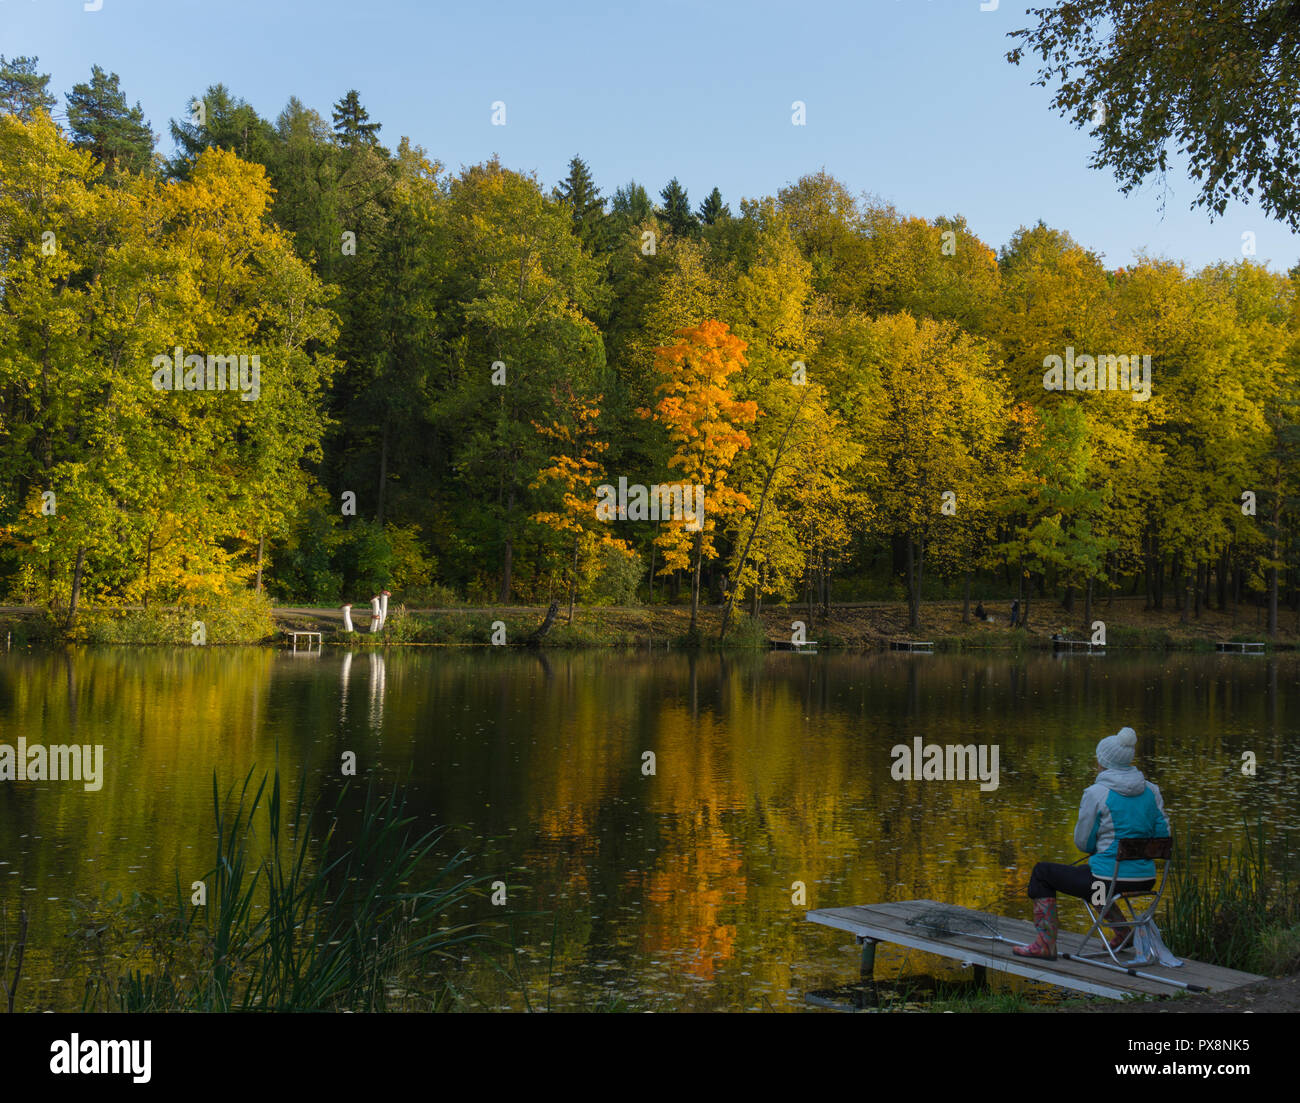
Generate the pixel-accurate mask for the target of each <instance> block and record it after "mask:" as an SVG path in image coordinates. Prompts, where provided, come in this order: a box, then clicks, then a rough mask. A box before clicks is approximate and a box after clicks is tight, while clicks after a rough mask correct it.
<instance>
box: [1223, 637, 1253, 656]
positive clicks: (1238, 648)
mask: <svg viewBox="0 0 1300 1103" xmlns="http://www.w3.org/2000/svg"><path fill="white" fill-rule="evenodd" d="M1214 650H1215V651H1230V652H1232V653H1234V654H1237V655H1262V654H1264V644H1262V643H1237V642H1235V641H1232V640H1225V641H1224V642H1222V643H1216V644H1215V645H1214Z"/></svg>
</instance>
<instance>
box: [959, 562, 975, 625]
mask: <svg viewBox="0 0 1300 1103" xmlns="http://www.w3.org/2000/svg"><path fill="white" fill-rule="evenodd" d="M974 573H975V572H974V571H967V572H966V590H965V593H964V594H963V596H962V602H961V622H962V624H970V582H971V577H972V576H973V575H974Z"/></svg>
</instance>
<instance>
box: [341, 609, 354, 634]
mask: <svg viewBox="0 0 1300 1103" xmlns="http://www.w3.org/2000/svg"><path fill="white" fill-rule="evenodd" d="M343 631H344V632H354V631H356V629H354V628H353V627H352V606H351V605H345V606H343Z"/></svg>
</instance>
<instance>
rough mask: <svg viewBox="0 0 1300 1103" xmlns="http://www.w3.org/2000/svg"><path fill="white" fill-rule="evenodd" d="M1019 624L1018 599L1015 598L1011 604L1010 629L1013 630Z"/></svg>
mask: <svg viewBox="0 0 1300 1103" xmlns="http://www.w3.org/2000/svg"><path fill="white" fill-rule="evenodd" d="M1019 623H1020V599H1019V598H1017V599H1016V600H1015V601H1013V602H1012V603H1011V627H1012V628H1014V627H1015V626H1016V625H1018V624H1019Z"/></svg>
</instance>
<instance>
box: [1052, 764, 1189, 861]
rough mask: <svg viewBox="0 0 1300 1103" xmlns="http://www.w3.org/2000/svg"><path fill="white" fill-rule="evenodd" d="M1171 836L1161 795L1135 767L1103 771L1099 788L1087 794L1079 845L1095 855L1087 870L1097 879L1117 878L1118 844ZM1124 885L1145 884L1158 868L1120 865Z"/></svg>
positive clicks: (1076, 831)
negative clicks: (1140, 882) (1115, 874)
mask: <svg viewBox="0 0 1300 1103" xmlns="http://www.w3.org/2000/svg"><path fill="white" fill-rule="evenodd" d="M1168 835H1169V821H1168V819H1166V818H1165V806H1164V801H1162V800H1161V799H1160V790H1159V789H1157V788H1156V787H1155V786H1154V785H1152V784H1151V782H1149V781H1147V779H1146V778H1145V777H1143V776H1142V771H1141V770H1139V769H1138V768H1137V767H1136V766H1126V767H1124V768H1123V769H1122V770H1102V771H1101V773H1099V774H1098V775H1097V782H1096V784H1095V785H1090V786H1088V788H1087V789H1085V790H1084V791H1083V801H1082V802H1081V803H1080V805H1079V822H1078V823H1077V824H1076V825H1075V828H1074V845H1075V846H1077V847H1078V848H1079V849H1080V850H1082V851H1084V853H1086V854H1090V855H1092V857H1091V858H1089V859H1088V865H1089V867H1090V868H1091V869H1092V872H1093V873H1095V874H1096V875H1097V876H1098V877H1104V878H1106V879H1107V880H1110V877H1111V875H1112V874H1113V873H1114V872H1115V854H1116V852H1117V849H1118V842H1117V840H1119V839H1163V838H1167V837H1168ZM1119 875H1120V879H1121V880H1132V881H1142V880H1147V879H1149V878H1152V877H1154V876H1155V875H1156V865H1155V862H1152V861H1149V860H1143V861H1137V862H1121V863H1120V870H1119Z"/></svg>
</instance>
